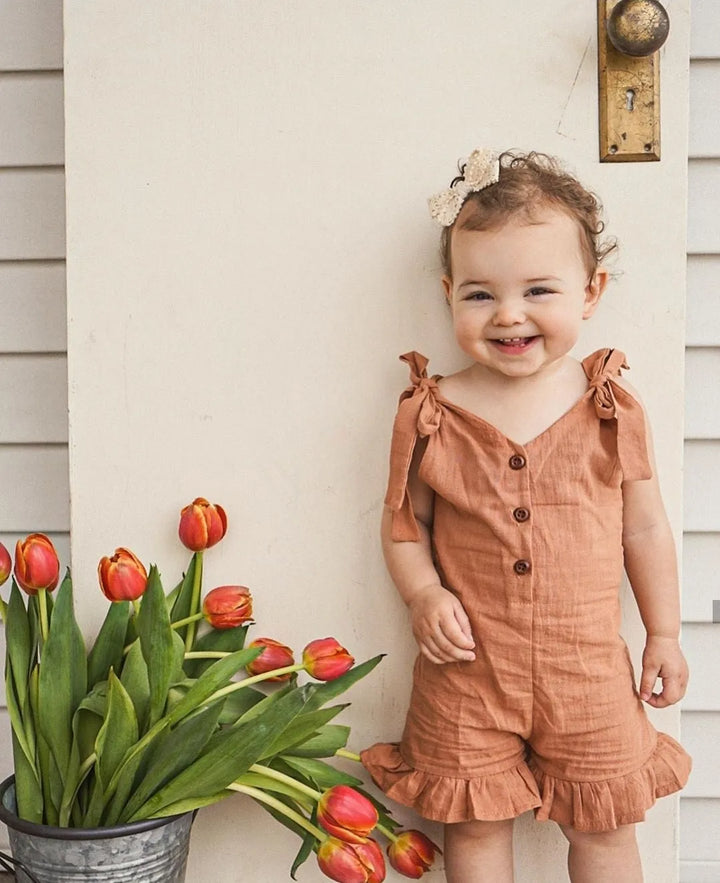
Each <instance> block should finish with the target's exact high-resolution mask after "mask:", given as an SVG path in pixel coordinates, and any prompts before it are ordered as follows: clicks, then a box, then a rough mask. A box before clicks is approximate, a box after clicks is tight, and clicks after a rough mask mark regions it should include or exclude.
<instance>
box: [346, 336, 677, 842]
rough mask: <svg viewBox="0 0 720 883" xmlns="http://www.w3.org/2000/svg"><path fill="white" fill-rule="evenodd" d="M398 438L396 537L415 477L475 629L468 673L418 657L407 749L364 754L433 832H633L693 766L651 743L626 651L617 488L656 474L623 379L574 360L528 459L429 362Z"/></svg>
mask: <svg viewBox="0 0 720 883" xmlns="http://www.w3.org/2000/svg"><path fill="white" fill-rule="evenodd" d="M401 358H402V359H403V360H404V361H406V362H407V363H408V364H409V365H410V370H411V378H412V385H411V386H410V387H409V388H408V389H407V390H406V391H405V392H404V393H403V395H402V397H401V400H400V406H399V408H398V413H397V417H396V419H395V427H394V432H393V440H392V448H391V455H390V482H389V488H388V493H387V497H386V503H387V505H388V506H390V508H391V509H392V510H393V539H395V540H396V541H403V540H406V541H417V539H418V538H419V536H418V531H417V524H416V521H415V517H414V515H413V511H412V503H411V500H410V498H409V494H408V491H407V474H408V468H409V465H410V461H411V458H412V454H413V449H414V446H415V441H416V439H417V437H418V436H421V437H427V438H428V444H427V448H426V451H425V454H424V455H423V459H422V462H421V464H420V476H421V478H422V479H423V481H425V482H426V483H427V484H428V485H429V486H430V487H431V488H432V489H433V490H434V492H435V510H434V521H433V531H432V538H433V551H434V556H435V563H436V566H437V569H438V572H439V574H440V576H441V579H442V582H443V585H444V586H446V587H447V588H449V589H450V590H451V591H453V592H454V593H455V594H456V595H457V597H458V598H459V599H460V601H461V602H462V604H463V607H464V608H465V610H466V611H467V614H468V616H469V618H470V622H471V624H472V629H473V635H474V637H475V642H476V647H475V653H476V659H475V661H473V662H457V663H447V664H444V665H436V664H434V663H432V662H430V661H428V660H427V659H426V658H425V657H424V656H422V655H420V656H418V658H417V661H416V663H415V669H414V677H413V691H412V698H411V701H410V708H409V711H408V715H407V720H406V724H405V731H404V734H403V737H402V741H401V742H400V743H399V744H395V743H392V744H376V745H373V746H372V747H371V748H369V749H367V750H365V751H364V752H363V753H362V760H363V763H364V765H365V767H366V768H367V769H368V770H369V772H370V773H371V775H372V777H373V779H374V780H375V782H376V783H377V784H378V785H379V787H380V788H381V789H382V790H383V791H385V793H386V794H387V795H388V796H389V797H391V798H392V799H394V800H396V801H398V802H399V803H403V804H406V805H408V806H412V807H413V808H414V809H416V810H417V811H418V813H420V815H422V816H424V817H425V818H428V819H435V820H437V821H441V822H460V821H466V820H470V819H486V820H493V819H508V818H514V817H516V816H518V815H520V814H521V813H523V812H525V811H526V810H529V809H533V808H534V809H535V810H536V813H535V815H536V817H537V818H538V819H543V820H545V819H553V820H554V821H556V822H559V823H561V824H564V825H570V826H572V827H573V828H575V829H577V830H579V831H607V830H612V829H614V828H616V827H617V826H619V825H624V824H629V823H632V822H638V821H641V820H642V819H643V818H644V816H645V811H646V810H647V809H648V808H649V807H650V806H652V804H653V803H654V802H655V799H656V798H657V797H660V796H663V795H666V794H670V793H672V792H674V791H678V790H679V789H681V788H682V787H683V786H684V785H685V782H686V781H687V778H688V775H689V772H690V765H691V761H690V757H689V756H688V755H687V754H686V753H685V751H684V750H683V749H682V747H681V746H680V745H679V744H678V743H677V742H676V741H675V740H674V739H672V738H671V737H670V736H668V735H666V734H664V733H658V732H656V730H655V729H654V728H653V726H652V725H651V723H650V721H649V720H648V718H647V716H646V714H645V710H644V708H643V705H642V702H641V700H640V698H639V696H638V694H637V690H636V686H635V678H634V673H633V668H632V663H631V660H630V654H629V652H628V649H627V647H626V645H625V642H624V641H623V639H622V638H621V637H620V634H619V628H620V600H619V588H620V583H621V578H622V572H623V550H622V493H621V483H622V481H623V480H625V479H627V480H638V479H647V478H650V476H651V474H652V472H651V468H650V465H649V462H648V455H647V447H646V441H645V423H644V417H643V412H642V408H641V406H640V405H639V403H638V402H637V401H636V400H635V399H634V398H633V397H632V396H631V395H630V393H628V392H627V391H626V390H625V389H624V388H623V387H621V386H620V385H619V384H617V383H616V382H615V377H616V376H617V375H618V374H619V373H620V368H621V367H622V368H626V367H627V365H626V364H625V356H624V355H623V353H621V352H619V351H617V350H611V349H603V350H599V351H598V352H596V353H593V354H592V355H591V356H588V358H586V359H585V360H584V361H583V363H582V364H583V368H584V369H585V373H586V374H587V377H588V381H589V385H588V390H587V392H586V393H585V395H584V396H583V397H582V398H581V399H580V400H579V401H578V402H577V403H576V404H575V406H574V407H573V408H571V409H570V410H569V411H568V412H567V413H566V414H565V415H564V416H563V417H561V418H560V419H559V420H557V421H556V422H555V423H553V425H552V426H550V427H549V428H548V429H546V430H545V431H544V432H543V433H541V434H540V435H539V436H537V438H534V439H533V440H532V441H530V442H528V443H527V444H525V445H519V444H515V443H514V442H513V441H511V440H510V439H508V438H506V437H505V436H504V435H503V434H502V433H501V432H499V431H498V430H497V429H495V428H494V427H493V426H492V425H490V424H489V423H487V422H486V421H484V420H482V419H481V418H480V417H477V416H476V415H474V414H472V413H470V412H469V411H466V410H465V409H463V408H461V407H459V406H457V405H455V404H453V403H452V402H450V401H448V400H447V399H445V398H443V396H442V394H441V393H440V391H439V390H438V387H437V383H436V381H437V380H438V378H439V375H436V376H434V377H432V378H428V377H427V374H426V371H425V366H426V365H427V359H426V358H425V357H424V356H421V355H419V354H418V353H409V354H407V355H405V356H401Z"/></svg>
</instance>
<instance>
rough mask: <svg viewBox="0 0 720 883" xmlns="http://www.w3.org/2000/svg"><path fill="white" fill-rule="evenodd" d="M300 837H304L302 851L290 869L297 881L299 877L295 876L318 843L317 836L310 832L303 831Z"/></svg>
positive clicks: (298, 853)
mask: <svg viewBox="0 0 720 883" xmlns="http://www.w3.org/2000/svg"><path fill="white" fill-rule="evenodd" d="M278 815H279V813H278ZM276 818H277V816H276ZM299 833H300V832H298V834H299ZM303 835H304V836H303ZM300 836H302V838H303V842H302V844H301V845H300V849H298V852H297V855H296V856H295V858H294V859H293V863H292V867H291V868H290V876H291V877H292V879H293V880H297V877H296V876H295V875H296V874H297V872H298V870H299V869H300V868H301V867H302V866H303V865H304V864H305V862H306V861H307V860H308V859H309V858H310V856H311V855H312V853H313V849H315V844H316V842H317V840H316V838H315V835H314V834H311V833H310V832H309V831H303V833H302V834H300Z"/></svg>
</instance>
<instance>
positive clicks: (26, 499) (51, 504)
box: [0, 445, 70, 533]
mask: <svg viewBox="0 0 720 883" xmlns="http://www.w3.org/2000/svg"><path fill="white" fill-rule="evenodd" d="M0 487H1V488H7V489H10V493H9V494H8V491H7V490H6V491H4V492H3V503H4V505H3V509H4V511H3V513H2V520H1V521H0V528H1V529H2V531H3V532H5V531H17V532H18V533H21V532H31V531H41V532H43V533H48V532H49V531H60V532H64V531H67V530H69V529H70V500H69V491H68V451H67V446H66V445H0ZM10 495H11V496H10ZM8 496H10V500H9V501H8V502H5V501H6V500H8Z"/></svg>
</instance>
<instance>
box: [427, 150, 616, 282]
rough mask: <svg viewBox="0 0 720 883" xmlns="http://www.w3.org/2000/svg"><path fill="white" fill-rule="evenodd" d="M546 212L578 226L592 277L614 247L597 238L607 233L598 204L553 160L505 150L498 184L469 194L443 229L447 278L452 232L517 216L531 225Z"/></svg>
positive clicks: (494, 224) (491, 225)
mask: <svg viewBox="0 0 720 883" xmlns="http://www.w3.org/2000/svg"><path fill="white" fill-rule="evenodd" d="M461 174H462V169H461ZM548 207H550V208H557V209H559V210H560V211H563V212H565V213H566V214H568V215H569V216H570V217H571V218H572V219H573V220H575V221H577V223H578V227H579V229H580V247H581V250H582V256H583V260H584V262H585V266H586V267H587V271H588V275H589V276H590V277H592V275H593V273H594V272H595V270H596V269H597V267H598V265H599V264H600V263H601V262H602V261H603V260H604V259H605V258H606V257H607V256H608V255H609V254H610V252H612V251H614V250H615V249H616V248H617V242H616V241H615V240H614V239H603V240H601V239H600V237H601V235H602V233H603V231H604V230H605V224H604V222H603V221H602V219H601V215H602V204H601V202H600V200H599V199H598V197H597V196H596V195H595V194H594V193H591V192H590V191H589V190H586V189H585V188H584V187H583V186H582V184H581V183H580V182H579V181H578V180H577V178H574V177H573V176H572V175H571V174H569V173H568V172H566V171H565V170H564V169H563V168H562V166H561V164H560V163H559V161H558V160H557V159H555V158H554V157H551V156H548V155H547V154H544V153H537V152H536V151H531V152H530V153H517V152H515V151H509V150H508V151H505V152H504V153H501V154H500V180H499V181H498V182H497V184H493V185H491V186H490V187H485V188H484V189H483V190H478V191H476V192H475V193H471V194H470V195H469V196H468V197H467V199H466V200H465V203H464V204H463V207H462V211H461V213H460V214H459V215H458V219H457V220H456V221H455V223H454V224H451V225H450V226H449V227H445V228H444V229H443V232H442V236H441V240H440V257H441V260H442V265H443V269H444V271H445V273H446V275H447V276H452V273H451V245H452V234H453V231H454V230H455V229H456V228H457V229H462V230H492V229H494V228H497V227H500V226H502V225H503V224H504V223H505V222H506V221H507V220H508V219H509V218H510V217H511V216H512V215H516V214H518V213H520V214H522V215H524V216H525V217H526V218H527V219H528V221H529V222H531V223H532V221H533V218H534V215H535V213H536V212H537V210H538V209H540V208H548Z"/></svg>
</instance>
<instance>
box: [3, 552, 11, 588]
mask: <svg viewBox="0 0 720 883" xmlns="http://www.w3.org/2000/svg"><path fill="white" fill-rule="evenodd" d="M11 573H12V558H11V557H10V553H9V552H8V550H7V549H6V548H5V546H3V544H2V543H0V586H1V585H2V584H3V583H4V582H5V580H6V579H7V578H8V577H9V576H10V574H11Z"/></svg>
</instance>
